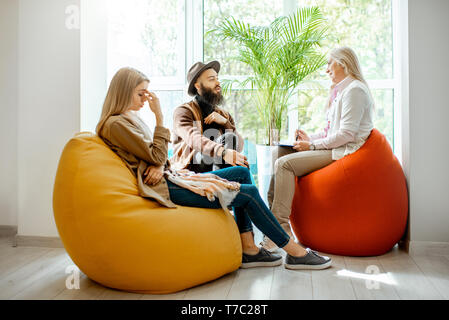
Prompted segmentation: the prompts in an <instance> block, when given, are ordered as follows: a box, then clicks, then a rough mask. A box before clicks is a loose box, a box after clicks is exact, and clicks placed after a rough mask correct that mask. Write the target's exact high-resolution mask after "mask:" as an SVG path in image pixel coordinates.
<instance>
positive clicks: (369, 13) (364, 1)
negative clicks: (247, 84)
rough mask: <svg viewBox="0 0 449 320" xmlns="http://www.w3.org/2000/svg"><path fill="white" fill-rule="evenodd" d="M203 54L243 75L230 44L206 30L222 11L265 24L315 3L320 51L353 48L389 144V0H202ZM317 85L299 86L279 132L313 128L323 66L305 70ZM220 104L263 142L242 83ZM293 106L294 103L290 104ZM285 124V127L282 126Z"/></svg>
mask: <svg viewBox="0 0 449 320" xmlns="http://www.w3.org/2000/svg"><path fill="white" fill-rule="evenodd" d="M204 3H205V4H204V9H205V10H204V30H205V36H204V58H205V60H212V59H219V60H220V61H221V62H222V63H223V65H224V67H223V70H222V72H221V77H222V78H229V79H232V78H235V77H238V76H242V75H246V74H247V73H248V70H247V69H246V68H245V66H242V65H241V63H240V62H238V61H236V60H235V59H234V58H233V57H234V56H235V52H236V48H235V46H234V45H233V44H232V43H229V42H220V41H215V39H214V37H213V35H211V34H210V33H208V31H209V30H212V29H214V28H216V26H217V25H218V24H219V23H220V21H221V20H222V19H223V17H231V16H232V17H235V18H236V19H240V20H244V21H245V22H247V23H250V24H257V25H267V24H269V23H270V22H271V21H273V20H274V19H275V18H276V17H278V16H280V15H282V14H283V15H287V14H291V13H292V12H294V11H295V10H296V9H297V8H298V7H301V6H312V5H315V6H319V7H320V8H321V10H322V12H323V14H324V16H325V18H326V19H327V20H328V26H329V37H328V39H327V41H326V42H325V43H324V46H323V48H322V51H323V53H327V52H329V50H331V49H332V48H334V47H337V46H343V45H344V46H350V47H352V48H353V49H354V50H355V51H356V53H357V54H358V56H359V58H360V61H361V64H362V69H363V72H364V75H365V78H366V79H367V80H368V82H369V83H370V86H371V89H372V90H373V95H374V99H375V103H376V119H375V126H376V128H378V129H379V130H380V131H382V132H383V133H384V134H385V135H386V136H387V138H388V140H389V141H390V143H391V145H392V146H393V144H394V130H393V128H394V127H393V126H394V120H393V113H394V90H395V86H394V81H393V23H392V0H294V1H283V2H282V1H276V2H274V3H275V4H274V5H273V1H269V0H265V1H259V0H249V1H236V0H221V1H215V0H205V1H204ZM310 79H311V80H315V81H316V84H317V86H319V87H321V88H322V89H321V90H317V89H315V90H310V89H309V90H306V89H304V88H300V90H299V92H298V97H297V99H296V100H295V103H297V105H296V106H292V112H290V113H289V117H288V119H286V120H285V121H286V122H287V121H288V126H285V132H283V136H284V137H285V136H287V135H288V134H292V132H293V130H294V129H295V128H297V127H301V128H303V129H304V130H306V131H309V132H314V131H317V130H320V129H321V128H323V126H324V123H325V119H324V117H325V110H324V107H325V102H326V98H327V96H328V89H327V88H328V87H329V80H328V77H327V75H326V74H325V67H323V69H322V70H321V72H318V73H316V74H314V75H312V76H311V78H310ZM226 107H227V108H228V110H229V111H230V112H233V113H234V114H238V118H239V120H240V121H239V122H238V123H237V125H238V128H239V129H240V131H241V132H242V133H243V135H244V136H245V137H246V138H248V139H249V140H250V141H253V142H255V143H263V142H264V140H265V137H264V136H263V134H262V133H263V131H262V129H259V130H257V129H256V130H255V129H254V128H261V123H260V121H258V119H257V113H256V112H255V110H256V107H255V105H253V102H252V101H251V100H250V99H249V92H248V90H245V88H241V89H240V90H238V89H237V90H234V91H233V92H232V94H231V96H230V97H229V98H228V101H227V104H226ZM295 107H296V108H295ZM288 128H290V130H288Z"/></svg>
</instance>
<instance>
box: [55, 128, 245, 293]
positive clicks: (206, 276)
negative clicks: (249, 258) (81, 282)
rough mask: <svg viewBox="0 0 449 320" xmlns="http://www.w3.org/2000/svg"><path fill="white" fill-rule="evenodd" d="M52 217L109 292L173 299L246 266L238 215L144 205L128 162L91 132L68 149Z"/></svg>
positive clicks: (73, 253) (75, 256) (80, 262)
mask: <svg viewBox="0 0 449 320" xmlns="http://www.w3.org/2000/svg"><path fill="white" fill-rule="evenodd" d="M53 210H54V217H55V221H56V226H57V228H58V232H59V235H60V237H61V240H62V242H63V244H64V247H65V249H66V250H67V253H68V254H69V255H70V257H71V258H72V260H73V262H74V263H75V264H76V265H77V266H78V267H79V268H80V270H81V271H82V272H83V273H84V274H86V275H87V276H88V277H89V278H91V279H92V280H94V281H96V282H98V283H100V284H102V285H104V286H106V287H110V288H114V289H119V290H124V291H129V292H138V293H152V294H166V293H173V292H177V291H180V290H183V289H186V288H190V287H193V286H196V285H199V284H202V283H205V282H208V281H211V280H214V279H217V278H219V277H221V276H223V275H225V274H227V273H230V272H233V271H235V270H236V269H238V268H239V266H240V264H241V259H242V247H241V241H240V235H239V231H238V228H237V225H236V223H235V221H234V218H233V216H232V215H230V214H226V213H225V212H224V211H223V210H221V209H201V208H191V207H181V206H179V207H178V208H176V209H168V208H165V207H162V206H160V205H159V204H158V203H157V202H155V201H151V200H148V199H145V198H142V197H141V196H139V194H138V189H137V181H136V178H135V177H134V175H133V174H132V173H131V171H130V170H129V169H128V168H127V167H126V165H125V163H124V162H123V161H122V160H121V159H120V158H119V157H118V156H117V155H116V154H115V153H114V152H113V151H112V150H110V149H109V148H108V147H107V145H106V144H105V143H104V142H103V141H102V140H101V139H100V138H99V137H98V136H96V135H94V134H92V133H79V134H77V135H76V136H75V137H74V138H73V139H71V140H70V141H69V142H68V143H67V145H66V146H65V148H64V151H63V153H62V155H61V159H60V162H59V166H58V171H57V174H56V179H55V186H54V191H53Z"/></svg>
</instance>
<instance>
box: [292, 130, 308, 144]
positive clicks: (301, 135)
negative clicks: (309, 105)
mask: <svg viewBox="0 0 449 320" xmlns="http://www.w3.org/2000/svg"><path fill="white" fill-rule="evenodd" d="M295 136H296V141H308V142H310V137H309V136H308V134H307V133H306V132H305V131H303V130H296V133H295Z"/></svg>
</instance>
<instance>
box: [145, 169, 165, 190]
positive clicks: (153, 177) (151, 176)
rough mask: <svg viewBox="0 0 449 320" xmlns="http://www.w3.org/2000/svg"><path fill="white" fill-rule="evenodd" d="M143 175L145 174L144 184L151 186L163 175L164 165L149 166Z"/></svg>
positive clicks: (159, 180)
mask: <svg viewBox="0 0 449 320" xmlns="http://www.w3.org/2000/svg"><path fill="white" fill-rule="evenodd" d="M143 175H144V176H146V178H145V180H144V181H143V182H144V183H145V184H148V185H151V186H154V185H157V184H158V183H159V182H161V180H162V178H163V177H164V166H160V167H155V166H149V167H148V168H147V170H146V171H145V173H144V174H143Z"/></svg>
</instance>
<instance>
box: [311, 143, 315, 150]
mask: <svg viewBox="0 0 449 320" xmlns="http://www.w3.org/2000/svg"><path fill="white" fill-rule="evenodd" d="M310 150H316V147H315V145H314V144H313V142H311V143H310Z"/></svg>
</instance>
